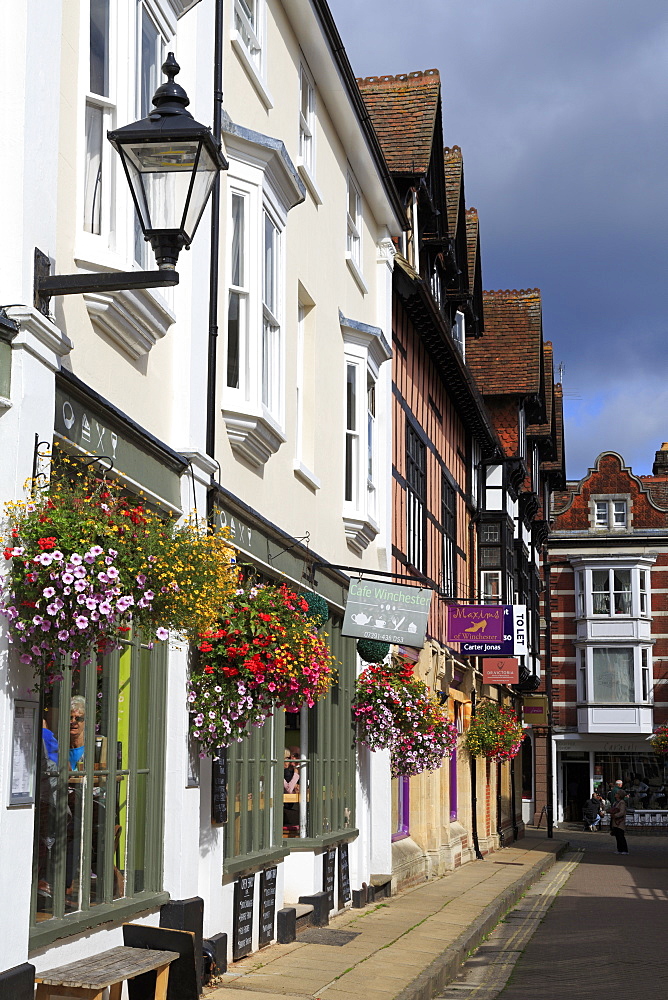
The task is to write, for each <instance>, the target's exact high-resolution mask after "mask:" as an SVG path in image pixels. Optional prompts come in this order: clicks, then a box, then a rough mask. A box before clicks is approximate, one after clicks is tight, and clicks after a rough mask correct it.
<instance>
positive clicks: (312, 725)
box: [202, 487, 358, 958]
mask: <svg viewBox="0 0 668 1000" xmlns="http://www.w3.org/2000/svg"><path fill="white" fill-rule="evenodd" d="M214 510H215V523H216V526H217V527H218V528H221V529H222V528H225V529H227V531H228V533H229V537H230V540H231V542H232V543H233V544H234V546H235V547H236V548H237V549H238V550H239V562H240V565H241V568H242V573H243V574H244V575H246V576H248V575H250V576H251V577H252V578H253V579H254V580H256V581H257V582H258V583H260V584H262V583H264V584H279V585H280V584H286V585H287V586H288V587H289V588H290V589H291V590H293V591H295V592H297V593H307V592H309V591H310V592H316V593H317V594H318V595H320V597H321V598H324V600H325V601H326V602H327V608H328V620H327V622H326V623H325V624H324V626H323V632H324V633H325V634H326V635H327V642H328V644H329V645H330V648H331V651H332V653H333V656H334V658H335V661H336V662H335V669H336V674H335V679H334V682H333V684H332V686H331V688H330V690H329V692H328V694H327V695H326V696H325V697H324V698H322V699H321V700H319V701H318V702H316V704H315V705H314V707H313V708H306V707H302V708H301V709H300V710H299V711H295V712H289V711H284V710H282V709H280V710H278V711H275V712H274V714H273V715H272V716H271V717H270V718H268V719H267V721H266V722H265V724H264V725H263V726H262V727H260V728H252V729H251V731H250V734H249V735H248V736H246V737H245V738H244V739H243V740H242V741H241V742H240V743H236V742H235V743H232V744H231V745H230V746H229V747H228V748H227V750H226V751H225V753H223V754H222V755H221V760H220V761H219V762H213V763H212V765H211V767H212V782H211V791H212V798H211V803H210V804H211V817H212V819H211V822H212V824H213V825H218V826H220V827H222V829H223V873H222V883H223V893H224V896H225V900H226V905H225V908H224V909H225V912H226V913H228V914H232V913H233V912H234V913H236V914H238V913H239V911H240V909H241V910H243V909H244V908H245V909H246V910H247V912H248V913H249V914H254V915H255V916H254V917H253V918H252V919H251V916H249V919H248V921H246V923H245V924H244V923H243V921H242V923H241V925H239V921H238V920H235V922H234V926H230V928H229V929H228V934H230V937H231V941H230V947H229V950H230V955H231V957H233V958H239V957H242V956H243V955H244V954H247V953H248V952H249V951H251V950H255V948H257V947H262V945H263V944H265V943H268V941H269V940H271V939H272V937H273V936H274V935H273V933H270V928H269V926H268V925H269V923H270V922H271V920H272V919H273V915H271V914H270V913H269V910H268V907H267V903H266V898H265V893H266V891H267V888H266V887H267V885H270V886H274V887H275V897H274V898H275V906H276V907H277V908H278V907H280V906H283V905H289V904H291V903H296V902H298V901H299V899H300V897H303V896H310V895H313V894H314V893H318V892H323V891H326V892H328V893H329V894H330V903H331V905H330V907H329V908H330V909H338V908H340V907H342V906H343V905H344V904H345V903H346V902H347V901H348V900H349V898H350V890H349V882H348V863H349V858H348V845H349V844H350V843H351V842H352V841H354V840H355V839H356V838H357V835H358V830H357V827H356V817H355V797H356V752H355V741H354V730H353V726H352V721H351V710H350V706H351V701H352V698H353V695H354V688H355V671H356V651H355V640H354V639H351V638H347V637H344V636H343V635H342V634H341V627H342V623H343V613H344V605H345V600H346V595H347V588H348V579H347V577H345V576H343V575H342V574H341V573H340V572H338V571H337V570H335V569H333V568H329V567H328V565H327V564H326V563H325V562H324V561H323V560H321V559H320V558H319V557H318V556H317V554H315V553H314V552H313V551H312V550H310V549H309V548H307V546H306V545H305V544H304V540H298V539H295V538H293V537H291V536H289V535H287V534H286V533H285V532H284V531H282V530H281V529H280V528H279V527H277V526H276V525H274V524H271V523H270V522H268V521H267V520H266V519H264V518H263V517H262V516H261V515H260V514H259V513H258V512H257V511H254V510H253V509H252V508H250V507H249V506H247V505H245V504H244V503H243V502H242V501H240V500H239V499H238V498H236V497H234V496H233V495H232V494H231V493H230V492H228V491H227V490H225V489H224V488H222V487H216V488H215V494H214ZM208 766H209V762H208V761H207V762H206V764H204V762H203V768H202V777H203V780H202V786H203V790H204V785H205V782H204V769H205V767H208ZM295 772H296V773H295ZM272 891H273V890H272ZM249 894H250V900H249ZM253 894H255V896H256V901H255V903H253ZM263 914H264V916H263ZM271 930H272V931H273V927H272V928H271Z"/></svg>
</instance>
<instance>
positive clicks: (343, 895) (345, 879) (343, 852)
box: [339, 844, 352, 903]
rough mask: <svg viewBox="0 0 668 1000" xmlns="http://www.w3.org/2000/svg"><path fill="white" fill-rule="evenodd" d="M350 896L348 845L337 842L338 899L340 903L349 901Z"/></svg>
mask: <svg viewBox="0 0 668 1000" xmlns="http://www.w3.org/2000/svg"><path fill="white" fill-rule="evenodd" d="M351 898H352V897H351V895H350V867H349V865H348V845H347V844H339V900H340V902H341V903H349V902H350V900H351Z"/></svg>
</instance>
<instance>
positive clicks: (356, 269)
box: [346, 253, 369, 295]
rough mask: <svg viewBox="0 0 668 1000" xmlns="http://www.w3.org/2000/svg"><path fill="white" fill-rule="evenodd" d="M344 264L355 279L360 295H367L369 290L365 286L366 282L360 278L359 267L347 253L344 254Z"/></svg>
mask: <svg viewBox="0 0 668 1000" xmlns="http://www.w3.org/2000/svg"><path fill="white" fill-rule="evenodd" d="M346 264H347V265H348V270H349V271H350V273H351V274H352V276H353V278H354V279H355V281H356V283H357V286H358V288H359V290H360V292H361V293H362V295H368V292H369V289H368V288H367V286H366V282H365V280H364V278H363V276H362V272H361V271H360V269H359V267H358V266H357V264H356V263H355V261H354V260H353V259H352V257H351V256H350V254H349V253H346Z"/></svg>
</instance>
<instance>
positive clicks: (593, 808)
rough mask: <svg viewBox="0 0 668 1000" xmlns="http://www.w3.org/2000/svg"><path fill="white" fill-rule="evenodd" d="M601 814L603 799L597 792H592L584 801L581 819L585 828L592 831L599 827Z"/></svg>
mask: <svg viewBox="0 0 668 1000" xmlns="http://www.w3.org/2000/svg"><path fill="white" fill-rule="evenodd" d="M602 815H603V799H602V798H601V796H600V795H599V794H598V792H592V795H591V798H590V799H587V801H586V802H585V804H584V809H583V812H582V821H583V823H584V828H585V830H591V832H592V833H594V832H595V831H596V830H597V829H599V825H600V822H601V817H602Z"/></svg>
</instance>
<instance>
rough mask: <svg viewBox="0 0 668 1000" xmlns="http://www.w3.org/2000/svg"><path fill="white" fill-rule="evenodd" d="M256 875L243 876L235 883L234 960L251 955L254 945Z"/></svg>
mask: <svg viewBox="0 0 668 1000" xmlns="http://www.w3.org/2000/svg"><path fill="white" fill-rule="evenodd" d="M254 890H255V875H242V877H241V878H238V879H237V880H236V882H235V883H234V922H233V926H232V933H233V940H232V955H233V957H234V960H235V962H236V960H237V959H238V958H243V957H244V955H248V954H249V953H250V950H251V947H252V944H253V893H254Z"/></svg>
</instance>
